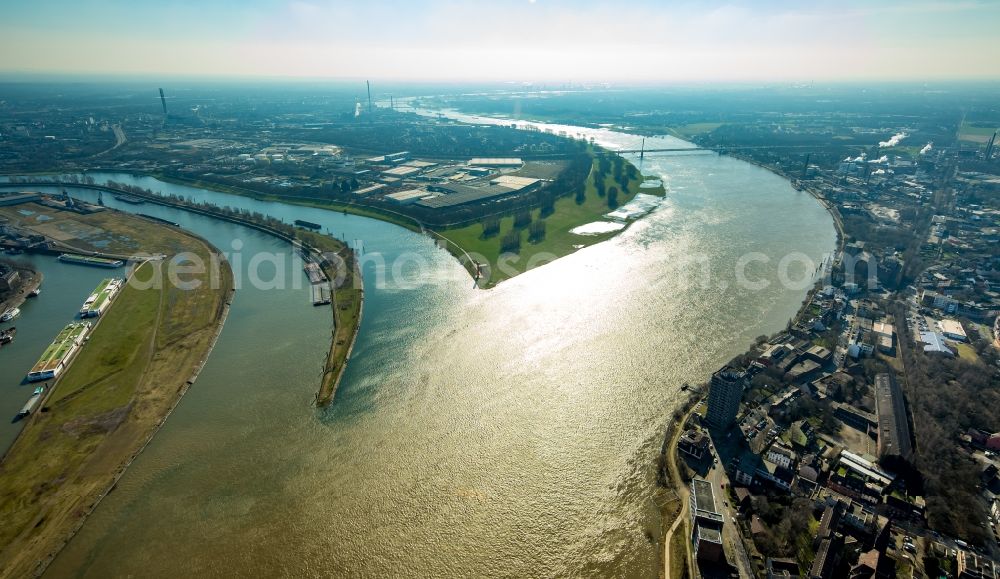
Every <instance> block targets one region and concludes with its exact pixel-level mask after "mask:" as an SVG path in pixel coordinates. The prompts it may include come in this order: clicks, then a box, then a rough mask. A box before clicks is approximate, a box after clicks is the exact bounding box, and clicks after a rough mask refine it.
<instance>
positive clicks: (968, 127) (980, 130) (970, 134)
mask: <svg viewBox="0 0 1000 579" xmlns="http://www.w3.org/2000/svg"><path fill="white" fill-rule="evenodd" d="M998 129H1000V127H985V126H978V127H977V126H975V125H973V124H971V123H969V122H968V121H965V122H963V123H962V126H961V127H959V129H958V139H959V140H960V141H972V142H975V143H988V142H989V140H990V137H992V136H993V132H994V131H996V130H998Z"/></svg>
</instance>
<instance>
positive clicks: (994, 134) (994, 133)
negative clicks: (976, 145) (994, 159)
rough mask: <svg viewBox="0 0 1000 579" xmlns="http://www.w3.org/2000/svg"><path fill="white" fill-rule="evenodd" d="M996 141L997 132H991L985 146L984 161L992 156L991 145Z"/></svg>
mask: <svg viewBox="0 0 1000 579" xmlns="http://www.w3.org/2000/svg"><path fill="white" fill-rule="evenodd" d="M996 140H997V131H993V136H992V137H991V138H990V144H988V145H986V160H989V158H990V156H992V155H993V145H994V144H995V143H996Z"/></svg>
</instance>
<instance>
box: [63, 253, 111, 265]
mask: <svg viewBox="0 0 1000 579" xmlns="http://www.w3.org/2000/svg"><path fill="white" fill-rule="evenodd" d="M59 261H64V262H66V263H76V264H79V265H92V266H94V267H106V268H108V269H114V268H117V267H121V266H123V265H125V262H124V261H122V260H120V259H110V258H107V257H96V256H93V255H79V254H76V253H64V254H62V255H60V256H59Z"/></svg>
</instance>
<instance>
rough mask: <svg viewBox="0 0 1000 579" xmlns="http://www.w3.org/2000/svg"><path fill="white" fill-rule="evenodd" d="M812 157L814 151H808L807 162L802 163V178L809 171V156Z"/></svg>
mask: <svg viewBox="0 0 1000 579" xmlns="http://www.w3.org/2000/svg"><path fill="white" fill-rule="evenodd" d="M810 157H812V153H806V162H805V163H803V164H802V178H803V179H804V178H805V176H806V174H807V173H809V158H810Z"/></svg>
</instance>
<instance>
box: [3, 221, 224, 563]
mask: <svg viewBox="0 0 1000 579" xmlns="http://www.w3.org/2000/svg"><path fill="white" fill-rule="evenodd" d="M4 209H5V210H10V209H11V208H4ZM36 209H39V211H42V210H43V208H41V207H38V208H36ZM44 210H45V214H46V215H48V216H50V217H51V219H50V220H47V221H44V222H43V223H46V224H48V225H50V226H55V227H59V226H63V228H62V231H64V232H68V231H70V230H71V229H76V230H80V231H87V232H88V235H89V236H90V239H96V238H98V237H101V236H102V235H106V236H108V237H109V238H113V239H116V240H118V241H119V242H120V243H122V246H120V247H117V248H116V249H118V250H120V251H129V252H136V253H139V252H148V253H151V254H163V255H165V256H166V257H165V258H164V259H162V260H156V261H148V262H144V263H142V264H141V265H140V266H139V267H137V268H136V269H135V271H134V272H131V274H130V277H132V278H134V279H135V280H137V281H146V280H149V279H150V278H151V277H152V276H154V275H156V274H157V273H158V270H159V272H160V273H163V274H164V276H165V273H166V272H165V269H166V267H167V264H168V263H169V261H170V259H171V258H172V256H174V255H177V254H178V253H181V252H191V253H193V254H195V255H197V256H199V257H200V258H201V259H203V260H204V262H205V263H206V264H208V263H210V262H211V259H210V256H211V255H212V254H213V253H217V252H216V250H215V249H214V248H213V247H211V246H210V245H209V244H208V243H207V242H206V241H204V240H202V239H200V238H198V237H196V236H193V235H191V234H188V233H186V232H184V231H181V230H179V229H177V228H173V227H169V226H165V225H161V224H156V223H152V222H149V221H147V220H143V219H141V218H138V217H133V216H130V215H127V214H123V213H119V212H114V211H102V212H99V213H93V214H90V215H80V214H77V213H71V212H58V211H56V212H52V211H49V210H48V208H44ZM67 221H69V222H71V223H69V224H68V225H67V224H66V223H65V222H67ZM60 224H61V225H60ZM81 226H85V227H81ZM53 231H55V230H53ZM101 232H103V233H101ZM63 237H67V235H64V236H63ZM61 243H63V244H66V245H68V246H74V247H76V248H77V249H79V250H81V251H88V250H91V249H92V247H91V245H90V244H89V243H88V242H87V241H86V240H85V239H79V240H76V239H69V238H65V239H63V240H62V242H61ZM209 269H210V268H206V270H205V271H204V272H203V273H192V274H184V275H183V276H181V278H182V280H184V281H196V280H197V281H200V282H201V284H200V285H199V287H197V288H196V289H182V288H178V287H175V286H174V285H173V284H170V283H165V284H162V285H154V286H153V287H151V288H149V289H145V287H146V286H143V285H139V284H136V283H129V284H127V285H126V286H125V288H124V289H123V290H122V291H121V293H120V295H119V296H118V297H117V298H116V299H115V301H114V302H113V304H112V305H111V307H110V308H109V309H107V310H106V312H105V313H104V315H102V316H101V317H100V318H99V319H97V320H96V321H95V322H94V323H95V325H94V327H93V329H92V331H91V333H90V337H89V339H88V340H87V342H86V344H85V345H84V346H83V347H82V348H81V349H80V350H79V353H78V354H76V356H75V359H74V361H73V363H72V365H70V366H69V368H68V369H67V370H66V371H64V372H63V373H62V374H61V375H60V376H59V377H58V379H57V380H55V381H50V382H49V383H48V386H49V387H48V389H47V390H46V392H45V399H44V401H43V402H42V408H41V410H42V411H40V412H36V413H33V414H31V415H30V416H29V417H28V418H26V420H27V424H26V425H25V426H24V430H23V431H22V432H21V435H20V436H19V437H18V439H17V440H16V441H15V442H14V444H13V445H12V446H11V448H10V449H9V450H8V452H7V454H6V455H5V456H4V458H3V462H2V463H0V519H2V520H3V521H4V524H3V525H2V526H0V549H2V550H0V575H2V576H6V577H26V576H29V575H32V574H35V573H37V572H39V571H40V570H42V569H44V567H45V565H46V564H47V563H48V561H50V560H51V558H52V557H53V556H54V555H55V554H56V553H57V552H58V550H59V549H60V548H61V547H62V546H63V545H64V544H65V543H66V541H68V540H69V538H70V537H71V536H72V534H73V533H74V532H75V531H76V529H78V528H79V527H80V525H81V524H82V523H83V521H84V519H85V518H86V516H87V515H88V514H89V513H90V512H91V511H92V510H93V509H94V508H95V507H96V506H97V504H98V503H99V502H100V500H101V499H102V498H103V496H104V495H105V494H106V493H107V492H108V491H109V490H110V489H111V488H112V487H113V485H114V484H115V483H116V481H117V480H118V478H119V477H120V476H121V474H122V473H123V472H124V470H125V469H126V468H127V467H128V465H129V464H130V463H131V461H132V460H133V459H134V458H135V457H136V456H137V455H138V454H139V453H140V452H141V450H142V448H143V447H144V446H145V445H146V443H147V442H148V441H149V440H150V438H151V437H152V436H153V435H154V434H155V432H156V431H157V429H158V428H159V426H160V425H161V424H162V423H163V421H164V420H165V419H166V417H167V416H168V415H169V413H170V412H171V410H172V409H173V408H174V406H175V405H176V404H177V402H178V400H179V399H180V397H181V395H183V393H184V392H185V391H186V390H187V388H188V387H189V386H190V385H191V384H192V383H193V382H194V380H195V378H196V377H197V374H198V372H199V371H200V369H201V367H202V365H203V363H204V361H205V360H206V359H207V357H208V354H209V352H210V351H211V348H212V346H213V344H214V343H215V339H216V337H217V336H218V333H219V331H220V330H221V327H222V324H223V322H224V320H225V315H226V313H227V311H228V301H229V297H230V292H231V289H232V287H233V278H232V273H231V271H230V270H229V266H228V264H226V263H225V262H221V268H220V269H221V271H216V272H214V273H213V272H211V271H209ZM212 275H214V276H215V278H216V279H217V280H218V283H217V284H216V287H213V286H212V283H211V276H212ZM164 279H165V278H164ZM89 289H90V288H89V287H87V288H81V290H80V292H81V293H80V299H81V300H83V298H85V297H86V293H87V292H88V290H89ZM68 321H70V320H67V322H68Z"/></svg>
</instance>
